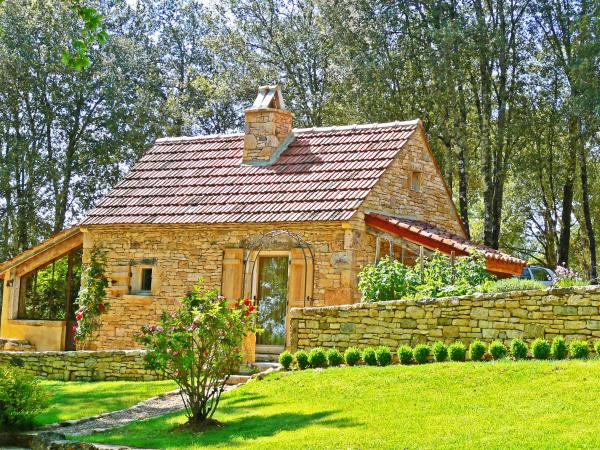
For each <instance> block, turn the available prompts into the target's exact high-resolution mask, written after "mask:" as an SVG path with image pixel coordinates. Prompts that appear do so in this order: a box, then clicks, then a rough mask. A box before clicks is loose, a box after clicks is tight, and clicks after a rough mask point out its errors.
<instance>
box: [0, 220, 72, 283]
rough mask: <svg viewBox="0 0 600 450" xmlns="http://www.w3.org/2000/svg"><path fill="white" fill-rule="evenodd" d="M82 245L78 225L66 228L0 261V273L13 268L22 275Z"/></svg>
mask: <svg viewBox="0 0 600 450" xmlns="http://www.w3.org/2000/svg"><path fill="white" fill-rule="evenodd" d="M82 245H83V233H82V232H81V230H80V229H79V227H77V226H74V227H71V228H67V229H65V230H62V231H60V232H58V233H56V234H55V235H53V236H51V237H49V238H48V239H46V240H44V241H42V242H40V243H39V244H37V245H35V246H33V247H31V248H29V249H27V250H25V251H23V252H21V253H19V254H18V255H16V256H14V257H13V258H11V259H8V260H6V261H4V262H3V263H0V275H2V274H3V273H5V272H7V271H9V270H11V269H15V270H16V273H17V275H19V276H21V275H24V274H26V273H29V272H31V271H32V270H34V269H35V268H37V267H40V266H42V265H44V264H47V263H49V262H51V261H53V260H55V259H58V258H61V257H62V256H64V255H66V254H67V253H69V252H70V251H72V250H74V249H76V248H78V247H81V246H82Z"/></svg>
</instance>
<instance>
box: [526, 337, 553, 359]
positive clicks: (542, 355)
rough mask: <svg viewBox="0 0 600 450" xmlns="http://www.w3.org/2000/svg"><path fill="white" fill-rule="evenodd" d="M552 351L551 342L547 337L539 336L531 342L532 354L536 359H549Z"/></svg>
mask: <svg viewBox="0 0 600 450" xmlns="http://www.w3.org/2000/svg"><path fill="white" fill-rule="evenodd" d="M550 351H551V348H550V343H549V342H548V341H547V340H546V339H542V338H537V339H536V340H535V341H533V342H532V344H531V354H532V355H533V357H534V358H535V359H548V357H549V356H550Z"/></svg>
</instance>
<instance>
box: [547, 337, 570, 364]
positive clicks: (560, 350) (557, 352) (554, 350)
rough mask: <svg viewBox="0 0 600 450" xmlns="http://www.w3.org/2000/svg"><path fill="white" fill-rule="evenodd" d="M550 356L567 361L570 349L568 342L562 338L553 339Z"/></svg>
mask: <svg viewBox="0 0 600 450" xmlns="http://www.w3.org/2000/svg"><path fill="white" fill-rule="evenodd" d="M550 354H551V355H552V357H553V358H554V359H565V358H566V357H567V356H568V355H569V347H568V346H567V341H565V338H564V337H562V336H555V337H554V339H552V346H551V348H550Z"/></svg>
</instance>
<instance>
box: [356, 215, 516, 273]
mask: <svg viewBox="0 0 600 450" xmlns="http://www.w3.org/2000/svg"><path fill="white" fill-rule="evenodd" d="M365 222H366V223H367V224H368V225H372V226H375V227H377V228H381V227H382V226H383V227H385V223H387V224H390V225H392V226H393V228H391V229H387V230H386V231H393V230H394V229H395V231H398V232H400V233H401V234H402V237H404V238H406V239H407V240H409V241H410V240H411V238H412V239H414V240H415V241H418V242H417V243H419V244H421V245H423V246H425V247H429V248H437V249H439V250H440V251H442V252H443V253H449V251H451V250H454V251H456V254H458V255H466V254H469V253H471V252H473V251H474V250H479V251H481V252H483V253H484V254H485V257H486V259H487V260H496V261H502V262H506V263H510V264H516V265H521V266H525V265H526V264H527V263H526V262H525V261H523V260H522V259H519V258H515V257H514V256H511V255H508V254H506V253H503V252H501V251H499V250H496V249H493V248H491V247H488V246H486V245H483V244H478V243H475V242H473V241H470V240H468V239H466V238H464V237H462V236H459V235H457V234H453V233H451V232H449V231H446V230H442V229H441V228H438V227H436V226H434V225H431V224H430V223H427V222H423V221H421V220H412V219H404V218H398V217H389V216H384V215H382V214H377V213H369V214H367V216H366V218H365ZM402 231H405V233H403V232H402ZM415 241H413V242H415ZM427 244H429V245H427Z"/></svg>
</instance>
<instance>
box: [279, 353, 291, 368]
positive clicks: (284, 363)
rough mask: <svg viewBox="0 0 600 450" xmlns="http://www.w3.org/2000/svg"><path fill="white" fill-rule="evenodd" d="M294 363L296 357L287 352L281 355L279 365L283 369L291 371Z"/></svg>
mask: <svg viewBox="0 0 600 450" xmlns="http://www.w3.org/2000/svg"><path fill="white" fill-rule="evenodd" d="M293 362H294V357H293V356H292V354H291V353H290V352H288V351H287V350H286V351H285V352H282V353H281V354H280V355H279V364H281V367H283V368H284V369H285V370H290V367H292V363H293Z"/></svg>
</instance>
